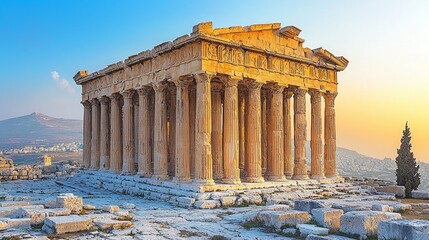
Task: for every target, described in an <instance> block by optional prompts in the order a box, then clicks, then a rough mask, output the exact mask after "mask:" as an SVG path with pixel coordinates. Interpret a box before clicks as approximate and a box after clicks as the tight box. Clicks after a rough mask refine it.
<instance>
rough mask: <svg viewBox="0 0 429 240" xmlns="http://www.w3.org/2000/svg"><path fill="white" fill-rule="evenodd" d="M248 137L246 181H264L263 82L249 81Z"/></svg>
mask: <svg viewBox="0 0 429 240" xmlns="http://www.w3.org/2000/svg"><path fill="white" fill-rule="evenodd" d="M248 87H249V92H248V104H247V106H248V110H247V126H246V127H247V129H246V132H247V135H246V137H247V139H246V152H247V159H246V160H247V161H246V181H247V182H263V181H264V178H263V177H262V155H261V149H262V142H261V134H262V132H261V127H262V125H261V87H262V83H258V82H251V83H249V86H248Z"/></svg>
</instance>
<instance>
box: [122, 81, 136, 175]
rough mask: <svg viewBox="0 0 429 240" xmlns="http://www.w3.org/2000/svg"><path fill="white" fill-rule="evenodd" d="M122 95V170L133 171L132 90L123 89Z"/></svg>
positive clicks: (125, 171)
mask: <svg viewBox="0 0 429 240" xmlns="http://www.w3.org/2000/svg"><path fill="white" fill-rule="evenodd" d="M122 96H123V97H124V107H123V108H124V109H123V111H124V117H123V126H124V128H123V138H124V140H123V150H122V155H123V157H122V161H123V162H122V172H123V173H134V172H135V169H134V105H133V96H134V92H133V91H130V90H128V91H125V92H123V93H122Z"/></svg>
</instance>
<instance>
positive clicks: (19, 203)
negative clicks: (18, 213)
mask: <svg viewBox="0 0 429 240" xmlns="http://www.w3.org/2000/svg"><path fill="white" fill-rule="evenodd" d="M28 205H29V203H28V202H27V201H6V202H0V207H20V206H28Z"/></svg>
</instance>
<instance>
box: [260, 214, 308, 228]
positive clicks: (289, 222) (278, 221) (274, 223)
mask: <svg viewBox="0 0 429 240" xmlns="http://www.w3.org/2000/svg"><path fill="white" fill-rule="evenodd" d="M257 218H258V219H259V220H261V221H263V222H264V225H265V226H268V227H274V228H276V229H280V228H281V227H282V226H296V225H297V224H300V223H306V222H308V221H310V220H311V216H310V214H309V213H308V212H304V211H296V210H286V211H264V212H260V213H259V214H258V215H257Z"/></svg>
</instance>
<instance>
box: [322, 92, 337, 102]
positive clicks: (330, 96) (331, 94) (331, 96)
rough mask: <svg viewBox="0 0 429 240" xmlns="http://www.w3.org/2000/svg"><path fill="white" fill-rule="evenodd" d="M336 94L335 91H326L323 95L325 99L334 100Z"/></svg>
mask: <svg viewBox="0 0 429 240" xmlns="http://www.w3.org/2000/svg"><path fill="white" fill-rule="evenodd" d="M337 95H338V93H337V92H326V93H325V94H323V97H324V98H325V100H334V99H335V98H336V97H337Z"/></svg>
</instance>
